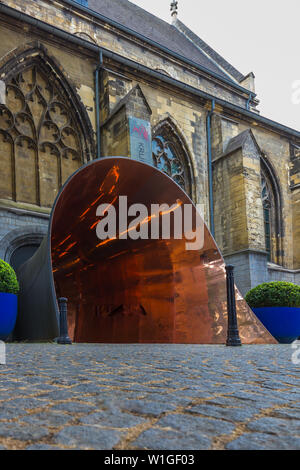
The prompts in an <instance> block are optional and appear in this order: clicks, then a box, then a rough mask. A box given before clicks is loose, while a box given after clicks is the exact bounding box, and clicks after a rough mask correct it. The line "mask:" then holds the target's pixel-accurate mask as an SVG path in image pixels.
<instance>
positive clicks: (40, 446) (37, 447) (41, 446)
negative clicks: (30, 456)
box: [25, 444, 62, 450]
mask: <svg viewBox="0 0 300 470" xmlns="http://www.w3.org/2000/svg"><path fill="white" fill-rule="evenodd" d="M25 450H62V449H61V448H60V447H55V446H51V445H49V444H33V445H31V446H28V447H26V449H25Z"/></svg>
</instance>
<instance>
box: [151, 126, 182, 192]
mask: <svg viewBox="0 0 300 470" xmlns="http://www.w3.org/2000/svg"><path fill="white" fill-rule="evenodd" d="M177 147H178V144H177ZM152 152H153V163H154V166H155V167H156V168H158V169H159V170H161V171H163V172H164V173H166V174H167V175H168V176H170V177H171V178H172V179H173V180H174V181H176V183H177V184H178V185H179V186H181V188H182V189H183V190H184V191H185V192H186V193H187V194H190V191H191V187H190V186H191V185H190V178H189V169H188V167H187V164H186V163H185V161H184V159H183V158H182V155H180V152H179V151H178V149H177V148H176V142H175V143H173V142H172V141H171V140H168V139H167V138H166V137H164V136H162V135H156V136H155V137H154V138H153V141H152Z"/></svg>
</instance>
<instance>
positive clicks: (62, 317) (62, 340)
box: [57, 297, 72, 344]
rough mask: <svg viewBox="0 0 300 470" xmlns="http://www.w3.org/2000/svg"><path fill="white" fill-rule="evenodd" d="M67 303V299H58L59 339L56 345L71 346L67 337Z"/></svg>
mask: <svg viewBox="0 0 300 470" xmlns="http://www.w3.org/2000/svg"><path fill="white" fill-rule="evenodd" d="M67 302H68V299H66V298H65V297H60V298H59V299H58V306H59V335H60V336H59V338H58V339H57V342H58V344H72V341H71V339H70V338H69V335H68V318H67Z"/></svg>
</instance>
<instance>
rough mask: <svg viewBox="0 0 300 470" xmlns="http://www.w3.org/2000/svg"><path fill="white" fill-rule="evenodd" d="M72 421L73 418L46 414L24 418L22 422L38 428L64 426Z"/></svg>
mask: <svg viewBox="0 0 300 470" xmlns="http://www.w3.org/2000/svg"><path fill="white" fill-rule="evenodd" d="M71 419H72V416H68V415H62V414H55V413H51V412H50V413H49V412H44V413H36V414H33V415H28V416H23V417H22V418H21V421H22V422H23V423H29V424H33V425H37V426H63V425H64V424H66V423H68V422H69V421H70V420H71Z"/></svg>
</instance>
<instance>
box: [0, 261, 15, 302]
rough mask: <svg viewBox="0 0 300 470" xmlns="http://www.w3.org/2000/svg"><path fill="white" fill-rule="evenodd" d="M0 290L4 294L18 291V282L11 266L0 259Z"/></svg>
mask: <svg viewBox="0 0 300 470" xmlns="http://www.w3.org/2000/svg"><path fill="white" fill-rule="evenodd" d="M0 292H4V293H6V294H17V293H18V292H19V283H18V280H17V276H16V273H15V271H14V270H13V268H12V267H11V266H10V265H9V264H8V263H6V262H5V261H3V260H2V259H0Z"/></svg>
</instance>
